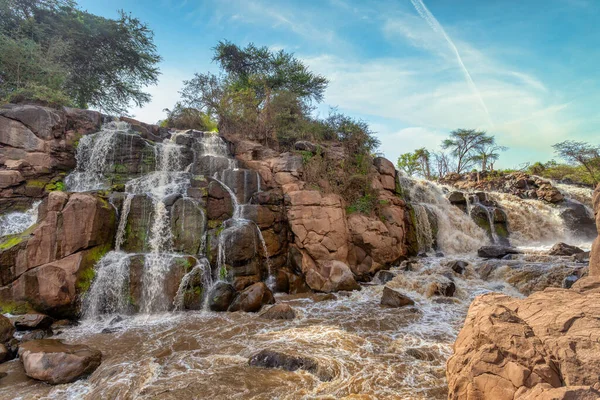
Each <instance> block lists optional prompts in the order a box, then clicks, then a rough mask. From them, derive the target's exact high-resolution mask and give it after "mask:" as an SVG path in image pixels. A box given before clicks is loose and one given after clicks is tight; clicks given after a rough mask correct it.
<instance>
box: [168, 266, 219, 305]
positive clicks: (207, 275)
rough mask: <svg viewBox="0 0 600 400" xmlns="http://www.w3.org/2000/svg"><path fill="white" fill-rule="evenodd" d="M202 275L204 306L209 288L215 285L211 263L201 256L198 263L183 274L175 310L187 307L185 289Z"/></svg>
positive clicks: (174, 301)
mask: <svg viewBox="0 0 600 400" xmlns="http://www.w3.org/2000/svg"><path fill="white" fill-rule="evenodd" d="M198 275H199V276H200V279H201V281H202V288H203V293H202V304H203V307H202V308H204V303H205V302H206V295H207V294H208V290H207V289H209V288H211V287H212V286H213V279H212V274H211V268H210V263H209V262H208V260H207V259H206V258H201V259H200V260H198V263H197V264H196V265H195V266H194V268H192V269H191V270H190V272H188V273H187V274H185V275H184V276H183V278H182V279H181V283H180V284H179V288H178V289H177V294H176V295H175V299H174V300H173V307H174V309H175V310H179V311H181V310H183V309H184V307H185V304H184V303H185V291H186V290H188V289H189V288H190V287H191V282H192V279H193V278H195V277H196V276H198Z"/></svg>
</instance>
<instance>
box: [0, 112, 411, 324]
mask: <svg viewBox="0 0 600 400" xmlns="http://www.w3.org/2000/svg"><path fill="white" fill-rule="evenodd" d="M111 120H112V119H111V118H109V117H107V116H103V115H101V114H99V113H97V112H93V111H85V110H76V109H68V108H64V109H59V110H56V109H50V108H46V107H40V106H34V105H7V106H3V107H2V108H0V143H1V144H2V147H1V148H0V190H1V191H0V214H7V213H10V212H14V211H22V210H24V209H27V208H28V207H31V206H32V204H33V203H34V202H36V201H40V200H41V201H42V202H41V205H40V206H39V208H38V216H37V222H35V224H34V225H33V226H31V227H29V228H28V229H27V230H26V231H24V232H18V233H15V234H11V235H8V236H4V237H2V238H0V242H1V244H0V302H1V304H2V306H3V309H4V310H5V311H13V312H17V311H26V310H29V309H32V308H33V309H36V310H39V311H43V312H45V313H49V314H51V315H53V316H57V317H63V316H66V317H74V316H76V315H77V314H78V312H79V311H80V309H81V301H82V298H87V300H86V301H90V298H93V297H94V296H93V295H88V293H87V292H88V290H89V288H90V284H91V283H92V281H94V282H96V281H100V280H102V279H105V278H102V274H100V275H98V272H99V271H97V268H95V266H96V267H98V266H99V265H100V266H101V267H103V268H104V267H106V265H105V264H106V263H107V262H108V261H111V262H112V264H111V267H110V268H113V269H115V268H117V267H116V266H120V265H124V266H126V267H127V273H126V276H123V278H122V279H124V281H123V282H124V285H127V289H126V292H127V293H126V295H119V296H124V297H123V298H125V299H126V300H127V303H128V304H126V305H123V307H125V308H126V310H128V312H138V311H146V312H147V311H149V310H150V309H148V308H147V307H148V305H147V303H148V299H147V297H148V296H149V294H148V288H147V287H146V286H148V284H147V282H146V281H147V279H148V278H147V276H146V277H145V274H146V275H147V270H148V269H149V268H151V267H152V268H157V267H156V265H154V264H156V263H157V262H158V261H157V257H158V255H161V256H162V255H163V254H173V256H170V255H169V257H171V258H169V260H167V261H168V262H167V261H165V260H162V259H161V261H160V263H161V265H162V264H165V265H167V266H166V267H165V268H163V269H161V271H162V272H161V274H164V276H165V278H164V280H165V282H166V283H165V286H164V287H163V288H162V289H161V291H162V292H164V293H162V294H161V296H163V297H164V301H163V303H164V307H165V309H169V308H172V307H173V306H175V304H176V303H177V301H179V300H177V298H179V297H178V296H183V297H182V298H183V300H181V301H180V303H181V304H180V306H181V307H184V308H198V307H200V306H201V304H199V301H200V300H199V299H198V296H207V293H206V290H207V289H209V288H208V287H203V283H202V279H200V278H199V277H197V278H194V277H193V276H192V275H193V272H194V271H197V270H204V269H205V267H204V264H203V263H204V261H203V260H202V257H203V256H205V257H206V260H207V262H208V263H210V265H209V275H210V274H212V275H215V276H218V277H219V279H225V280H226V281H227V282H228V283H229V284H230V289H226V290H227V291H228V290H231V291H232V293H233V297H235V296H237V294H239V293H242V292H244V291H246V290H250V289H251V288H253V289H252V290H257V289H256V288H258V286H253V285H254V284H257V283H259V282H261V281H266V280H267V279H273V281H274V282H272V283H271V284H270V285H269V288H267V287H266V286H264V285H263V286H264V288H263V287H262V286H261V288H260V291H261V296H263V295H262V293H263V291H264V290H266V291H268V292H270V290H274V291H282V292H290V293H296V292H301V291H306V290H310V289H312V290H315V291H323V292H332V291H338V290H353V289H358V288H359V285H358V283H357V282H358V281H365V280H370V279H371V277H372V276H373V275H374V274H375V273H376V272H377V271H379V270H380V269H383V268H388V267H389V266H390V265H392V264H394V263H396V262H398V261H399V260H400V259H402V258H404V257H406V256H407V255H408V254H409V253H411V252H413V253H414V252H415V249H414V245H411V241H410V240H409V239H410V237H411V232H410V230H411V222H410V214H409V212H408V207H407V205H406V203H405V202H404V200H403V199H402V198H401V196H400V192H399V190H398V185H397V177H396V170H395V168H394V166H393V164H392V163H391V162H390V161H388V160H385V159H383V158H377V159H375V160H374V162H373V165H372V167H371V171H370V172H369V176H370V177H372V182H371V185H372V187H373V189H374V190H375V192H376V193H377V200H378V201H379V204H380V206H381V207H380V212H379V213H378V215H377V216H376V215H364V214H359V213H352V214H348V213H347V211H346V207H347V204H345V202H344V200H343V199H342V197H340V196H339V195H336V194H333V193H326V192H323V191H320V190H315V188H314V187H311V186H310V185H308V184H307V182H306V181H305V177H304V168H305V160H303V156H302V154H305V153H306V152H307V151H308V152H310V151H311V149H312V151H316V148H317V147H316V146H315V145H312V144H310V143H299V144H298V145H297V148H298V149H301V150H302V152H303V153H301V152H300V151H294V152H288V153H283V154H280V153H278V152H276V151H274V150H272V149H270V148H268V147H265V146H262V145H261V144H259V143H256V142H251V141H247V140H245V139H244V138H243V136H241V135H231V136H229V137H226V138H222V139H219V138H215V136H214V135H212V134H208V133H203V132H196V131H177V132H169V131H168V130H166V129H164V128H159V127H157V126H153V125H147V124H143V123H140V122H138V121H135V120H132V119H128V118H121V122H120V123H126V124H127V125H123V126H121V125H119V126H117V127H115V126H112V127H111V128H110V129H109V130H108V131H106V132H102V133H100V134H97V135H91V134H93V133H95V132H98V131H100V129H101V126H102V125H103V124H108V123H109V122H110V121H111ZM112 124H114V123H112ZM92 136H94V137H93V139H89V138H91V137H92ZM213 138H214V139H213ZM223 139H225V141H224V142H223ZM215 140H219V141H220V142H219V143H221V142H223V143H225V146H226V147H225V150H223V149H220V150H219V151H220V153H218V154H217V153H214V151H213V150H214V149H212V147H211V146H215V145H216V143H217V142H216V141H215ZM163 141H165V143H167V144H165V145H163V144H162V143H163ZM219 146H221V144H219ZM98 149H104V151H98ZM211 149H212V150H211ZM307 149H308V150H307ZM319 151H320V152H321V151H322V152H324V154H325V156H326V157H331V160H337V161H336V162H340V160H343V157H344V155H343V153H340V148H339V147H335V146H327V145H324V146H322V147H320V148H319ZM167 152H171V153H169V154H167ZM173 152H175V153H173ZM232 160H233V161H232ZM167 164H168V165H167ZM171 164H173V165H171ZM175 165H177V167H175ZM160 171H162V172H160ZM161 174H162V175H161ZM217 177H218V179H217ZM165 179H166V181H165ZM90 181H91V182H93V183H95V184H97V185H96V186H93V187H94V188H95V189H93V190H90V187H91V186H90V185H89V183H90ZM165 182H166V183H165ZM165 184H166V185H167V186H165V187H168V188H167V189H166V191H165V190H163V191H162V192H160V193H154V192H153V191H155V190H154V189H155V188H156V187H163V186H164V185H165ZM161 185H163V186H161ZM169 185H171V186H173V185H174V186H173V187H175V186H176V187H177V188H176V190H171V189H169V188H171V186H169ZM67 189H69V190H71V191H72V192H67V191H66V190H67ZM236 214H237V215H236ZM163 215H164V217H163ZM164 221H168V222H164ZM244 221H245V222H244ZM163 222H164V223H163ZM161 224H162V225H161ZM165 224H166V225H165ZM163 225H164V226H163ZM256 228H258V229H256ZM161 236H162V237H164V238H165V240H166V241H165V242H164V243H162V242H161V240H159V239H160V237H161ZM167 242H168V245H167ZM261 242H262V245H261ZM115 250H117V253H118V252H125V253H124V254H125V255H126V256H121V258H119V255H120V254H121V253H118V254H116V255H115V254H113V253H114V251H115ZM109 251H111V255H109V256H107V257H108V258H107V260H105V261H104V262H103V263H100V264H99V261H100V260H102V259H103V257H105V255H106V254H107V252H109ZM125 259H126V261H124V260H125ZM163 261H164V262H163ZM161 268H162V267H161ZM107 270H108V269H107ZM119 271H120V272H119V273H120V274H124V272H123V271H121V270H119ZM113 273H116V270H115V271H113ZM153 273H155V272H153ZM184 283H185V285H187V286H185V285H184ZM184 286H185V287H184ZM184 289H185V292H182V290H184ZM104 297H106V298H105V299H100V300H98V299H96V302H97V305H96V306H97V307H100V308H103V307H104V308H106V307H109V309H111V308H110V307H113V306H115V305H114V304H112V305H110V306H107V303H110V300H109V297H110V293H106V291H105V293H104ZM233 297H232V298H231V300H232V301H233ZM246 297H248V296H247V295H246ZM263 297H264V296H263ZM267 297H268V296H267ZM265 298H266V297H265ZM117 303H118V302H117ZM200 303H201V302H200ZM98 304H100V305H98ZM119 307H120V306H119ZM120 311H124V309H123V310H120Z"/></svg>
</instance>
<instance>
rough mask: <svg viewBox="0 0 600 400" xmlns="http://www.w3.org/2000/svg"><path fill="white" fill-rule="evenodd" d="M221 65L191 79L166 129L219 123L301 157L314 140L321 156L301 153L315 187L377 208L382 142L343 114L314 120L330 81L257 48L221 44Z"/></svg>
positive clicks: (290, 57) (217, 51) (217, 52)
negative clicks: (299, 146) (374, 177)
mask: <svg viewBox="0 0 600 400" xmlns="http://www.w3.org/2000/svg"><path fill="white" fill-rule="evenodd" d="M213 61H214V62H216V63H217V64H218V65H219V67H220V73H219V74H218V75H216V74H212V73H196V74H195V75H194V76H193V77H192V78H191V79H189V80H186V81H184V88H183V90H182V91H181V97H182V99H181V101H180V102H179V103H178V104H176V105H175V107H174V108H173V110H168V118H167V119H166V120H165V121H162V124H163V125H164V126H166V127H174V128H177V127H179V126H181V125H185V124H186V123H189V120H190V119H193V123H194V125H193V126H187V127H188V128H196V129H204V130H206V128H207V127H208V126H209V125H210V124H211V123H212V121H215V122H216V124H217V126H218V130H219V132H221V133H223V134H235V135H243V136H244V138H246V139H249V140H255V141H258V142H260V143H262V144H264V145H265V146H268V147H271V148H273V149H276V150H278V151H296V150H295V148H294V144H295V143H296V142H298V141H301V140H305V141H310V142H313V143H314V144H316V147H317V150H316V151H303V152H301V153H302V156H303V160H304V162H305V166H306V168H305V169H306V174H305V175H306V176H305V179H306V180H307V181H308V182H309V184H312V185H313V186H314V187H318V188H319V189H321V190H323V191H326V192H328V191H332V192H336V193H339V194H341V195H342V196H343V197H344V198H345V199H346V200H347V202H348V204H354V203H356V202H357V201H359V199H362V200H361V201H363V203H364V199H365V198H367V199H369V202H370V203H373V204H374V202H376V198H375V197H376V196H374V195H373V194H372V193H371V192H372V189H371V186H370V181H369V179H367V176H368V175H369V174H370V172H371V166H372V159H373V154H374V152H375V151H376V150H377V148H378V146H379V140H378V139H377V137H376V136H375V134H374V133H373V132H372V131H371V130H370V128H369V125H368V124H367V123H366V122H364V121H361V120H356V119H354V118H351V117H349V116H347V115H344V114H342V113H339V112H337V111H336V110H335V109H333V110H331V111H330V113H329V115H328V116H327V117H325V118H318V117H315V116H314V115H313V114H314V110H315V106H316V104H318V103H319V102H321V101H322V100H323V97H324V94H325V90H326V88H327V84H328V81H327V79H326V78H325V77H323V76H321V75H319V74H316V73H314V72H312V71H310V69H309V68H308V67H307V66H306V65H305V64H304V63H303V62H302V61H301V60H300V59H298V58H296V57H295V56H294V54H293V53H288V52H286V51H284V50H280V51H272V50H270V49H269V48H268V47H258V46H256V45H254V44H249V45H247V46H246V47H239V46H237V45H235V44H233V43H231V42H228V41H222V42H219V43H218V44H217V46H216V47H215V48H214V55H213ZM192 117H193V118H192ZM186 120H188V122H184V121H186ZM326 147H329V148H332V147H335V148H337V149H340V151H341V153H340V154H341V157H337V159H336V158H335V157H332V153H333V152H334V151H333V150H331V151H330V152H329V154H328V153H327V151H326ZM336 151H337V150H336ZM373 208H374V207H364V205H363V206H361V207H360V209H361V210H367V209H368V210H372V209H373Z"/></svg>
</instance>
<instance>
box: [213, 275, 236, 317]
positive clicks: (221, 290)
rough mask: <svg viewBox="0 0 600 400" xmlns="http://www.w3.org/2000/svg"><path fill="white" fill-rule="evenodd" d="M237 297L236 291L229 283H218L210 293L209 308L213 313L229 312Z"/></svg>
mask: <svg viewBox="0 0 600 400" xmlns="http://www.w3.org/2000/svg"><path fill="white" fill-rule="evenodd" d="M234 297H235V289H234V288H233V286H231V284H229V283H227V282H217V283H216V284H215V285H214V286H213V288H212V289H211V291H210V292H209V293H208V308H209V309H210V310H211V311H227V309H228V308H229V306H230V305H231V302H232V301H233V299H234Z"/></svg>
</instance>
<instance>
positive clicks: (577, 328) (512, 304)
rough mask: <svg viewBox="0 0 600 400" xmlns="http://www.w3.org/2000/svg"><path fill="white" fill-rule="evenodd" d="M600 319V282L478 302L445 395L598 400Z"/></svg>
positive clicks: (450, 365) (453, 361) (458, 342)
mask: <svg viewBox="0 0 600 400" xmlns="http://www.w3.org/2000/svg"><path fill="white" fill-rule="evenodd" d="M599 317H600V281H598V280H597V278H586V279H582V280H580V281H578V282H577V283H575V285H573V288H572V289H569V290H568V289H546V290H544V291H542V292H536V293H534V294H532V295H531V296H529V297H528V298H526V299H515V298H511V297H508V296H505V295H502V294H494V293H490V294H485V295H483V296H479V297H477V298H476V299H475V300H474V301H473V303H472V304H471V307H470V308H469V312H468V315H467V318H466V320H465V325H464V327H463V329H462V330H461V332H460V334H459V335H458V338H457V340H456V343H455V344H454V355H453V356H452V357H451V358H450V359H449V361H448V366H447V377H448V384H449V396H448V398H449V399H464V398H469V399H494V400H497V399H499V400H501V399H524V398H527V399H542V398H544V399H545V398H553V399H555V398H556V399H567V398H597V397H598V395H600V392H598V390H599V389H600V384H599V383H598V382H599V380H598V377H599V376H600V318H599ZM575 394H577V396H576V397H569V396H574V395H575Z"/></svg>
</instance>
